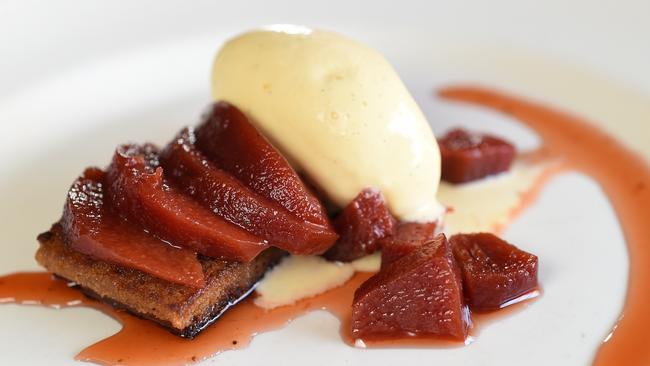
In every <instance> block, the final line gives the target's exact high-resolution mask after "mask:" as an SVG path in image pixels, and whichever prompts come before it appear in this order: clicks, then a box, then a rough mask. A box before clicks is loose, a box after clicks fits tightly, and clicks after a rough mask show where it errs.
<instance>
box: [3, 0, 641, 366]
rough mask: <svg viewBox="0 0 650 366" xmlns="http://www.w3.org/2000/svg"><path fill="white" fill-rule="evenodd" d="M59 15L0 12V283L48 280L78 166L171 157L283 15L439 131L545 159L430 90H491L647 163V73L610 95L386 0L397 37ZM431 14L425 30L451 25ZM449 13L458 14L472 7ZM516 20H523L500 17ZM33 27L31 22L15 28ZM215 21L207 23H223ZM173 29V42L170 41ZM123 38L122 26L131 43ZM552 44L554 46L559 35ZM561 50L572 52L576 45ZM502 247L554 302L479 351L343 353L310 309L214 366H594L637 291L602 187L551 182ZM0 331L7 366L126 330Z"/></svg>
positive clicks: (492, 122)
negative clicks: (354, 56) (223, 78)
mask: <svg viewBox="0 0 650 366" xmlns="http://www.w3.org/2000/svg"><path fill="white" fill-rule="evenodd" d="M258 3H259V4H257V5H261V4H263V2H258ZM64 4H65V5H64V8H65V7H66V6H70V7H72V6H75V9H76V10H77V11H78V13H76V15H73V14H72V13H67V12H65V11H63V10H65V9H63V10H62V9H61V8H59V9H44V7H43V6H39V7H33V8H32V7H30V6H29V5H28V4H27V5H16V6H13V5H5V6H7V7H8V8H9V9H8V11H7V12H6V13H5V15H0V19H3V20H7V21H6V22H4V21H0V24H2V25H0V30H2V31H1V32H0V34H2V37H5V38H7V41H5V42H3V44H4V45H7V46H3V47H7V48H8V51H9V52H8V53H7V54H11V55H12V56H13V57H10V58H9V60H4V61H2V63H1V64H0V65H2V69H0V79H1V80H6V83H4V85H3V86H1V87H0V118H1V121H2V126H3V127H4V131H5V133H4V134H2V135H0V154H2V156H4V157H5V158H4V159H3V160H2V161H0V176H1V177H2V179H1V180H0V202H2V208H1V209H0V232H1V233H2V234H3V239H2V241H0V250H1V253H2V255H0V272H1V273H2V274H4V273H9V272H14V271H19V270H38V267H37V266H36V264H35V261H34V260H33V254H34V252H35V250H36V240H35V237H36V234H37V233H39V232H41V231H44V230H45V229H47V228H48V227H49V225H50V224H51V223H52V222H53V221H54V220H55V219H56V218H57V217H58V215H59V214H60V209H61V204H62V202H63V199H64V194H65V192H66V190H67V188H68V186H69V184H70V182H71V177H74V176H77V175H78V174H79V173H80V172H81V168H82V167H85V166H89V165H99V166H104V165H106V164H107V163H108V162H109V159H110V156H111V152H112V151H113V149H114V147H115V146H116V145H117V144H119V143H122V142H126V141H134V142H143V141H152V142H155V143H160V144H162V143H165V142H167V139H168V138H169V137H170V136H173V135H174V134H175V133H176V132H177V131H178V130H180V128H182V127H183V126H184V125H187V124H195V123H196V121H197V119H198V116H199V111H201V110H202V109H203V108H204V107H205V106H206V105H207V103H208V102H209V100H210V95H209V71H210V65H211V62H212V58H213V56H214V53H215V52H216V50H217V48H218V47H219V46H220V44H221V43H222V42H223V41H224V40H225V39H227V38H228V37H230V36H232V35H234V34H235V33H237V32H240V31H244V30H245V29H246V28H247V27H248V26H254V25H257V24H263V23H269V22H277V21H278V20H285V19H286V18H285V16H284V14H283V13H282V12H281V11H282V10H285V11H286V12H287V13H286V14H288V16H287V17H288V18H290V20H291V21H293V22H299V23H310V24H314V25H316V26H318V25H321V26H325V27H327V28H329V29H331V30H335V31H339V32H342V33H346V34H349V35H351V36H353V37H356V38H357V39H359V40H361V41H363V42H364V43H368V44H370V45H371V46H373V47H375V48H377V49H378V50H379V51H380V52H382V53H384V54H385V55H386V56H387V57H388V59H389V60H390V61H391V62H393V64H394V66H395V67H396V69H397V71H398V73H399V74H400V75H401V76H402V77H403V79H404V81H405V83H406V84H407V86H408V87H409V89H410V90H411V92H412V93H413V94H414V96H415V98H416V99H417V101H418V103H419V104H420V106H421V108H422V109H423V110H424V112H425V114H426V115H427V117H428V119H429V121H430V123H431V125H432V128H433V130H434V132H435V133H437V134H439V135H440V134H441V133H442V132H444V131H445V130H446V129H448V128H450V127H452V126H458V125H461V126H466V127H468V128H472V129H479V130H484V131H490V132H493V133H495V134H498V135H502V136H504V137H507V138H509V139H510V140H511V141H513V142H514V143H515V144H516V145H517V147H518V148H519V149H520V150H528V149H533V148H534V147H536V146H538V144H539V143H540V141H539V138H538V137H537V136H536V135H535V134H534V133H533V132H532V131H531V130H529V129H527V128H525V127H523V125H520V124H518V123H517V122H516V121H515V120H514V119H512V118H511V117H506V116H504V115H501V114H499V113H496V112H494V111H492V110H488V109H485V108H481V107H476V106H473V105H468V104H463V103H459V102H450V101H448V100H442V99H440V98H438V97H437V96H436V94H435V90H437V89H438V88H441V87H443V86H448V85H456V84H458V83H462V84H480V85H487V86H490V87H493V88H497V89H503V90H507V91H509V92H514V93H516V94H517V95H519V96H522V97H525V98H528V99H532V100H537V101H540V102H543V103H545V104H547V105H550V106H553V107H557V108H559V109H563V110H566V111H570V112H572V113H575V114H579V115H583V116H587V117H590V118H591V120H593V121H596V122H597V123H599V124H600V127H601V128H603V129H605V130H607V131H609V132H610V133H612V134H614V135H615V136H616V137H618V138H619V139H620V140H622V141H624V142H626V143H627V144H628V145H629V146H630V147H631V148H632V149H635V150H636V151H637V152H639V153H640V154H643V155H644V156H645V157H646V158H649V159H650V131H648V127H647V126H645V125H643V124H641V123H639V121H643V120H647V119H648V118H650V108H649V107H648V106H650V103H648V102H649V101H650V99H649V98H648V96H647V95H644V94H643V93H644V91H643V90H644V86H645V87H648V86H650V82H649V81H650V80H648V79H647V76H646V80H645V82H646V83H645V84H643V77H641V82H640V86H641V87H639V85H636V91H635V89H633V87H628V88H626V87H623V86H621V85H624V83H625V81H626V80H627V79H628V76H627V75H629V74H628V73H629V71H627V72H624V73H621V74H620V75H618V79H617V80H616V81H617V82H622V83H623V84H617V83H614V82H609V81H605V80H606V79H605V78H603V77H601V76H599V75H600V74H598V73H593V74H592V73H590V72H588V71H585V70H588V69H589V68H595V69H601V74H607V73H610V74H611V70H612V69H613V67H612V66H607V65H605V64H600V65H598V64H587V63H584V62H585V61H584V60H585V59H586V57H584V55H578V54H576V55H572V56H571V57H573V60H572V61H573V62H574V63H576V60H578V62H577V65H579V66H575V64H574V65H573V66H572V65H571V63H566V64H565V63H558V62H555V61H553V58H552V57H551V56H550V51H549V50H548V47H547V45H545V44H544V43H543V42H542V44H541V46H540V48H539V49H538V50H536V52H534V53H533V52H525V51H521V49H519V48H517V47H516V46H514V47H502V46H486V43H483V44H481V45H478V46H477V44H476V43H475V42H476V41H477V40H479V39H480V38H472V37H468V39H474V41H473V42H472V41H466V40H465V41H463V40H460V39H459V38H458V37H454V38H452V37H444V36H441V33H438V32H437V31H438V30H439V25H436V26H433V25H425V26H423V28H420V27H416V26H415V25H417V24H428V22H426V21H425V19H423V15H421V14H419V15H418V14H417V12H416V11H414V10H417V9H411V11H406V10H400V11H397V12H393V9H391V8H390V7H388V6H387V5H386V4H383V3H381V2H380V4H379V5H378V6H377V8H376V9H375V10H373V11H377V12H379V13H381V12H384V13H383V14H389V12H390V14H391V16H394V18H395V20H394V22H393V25H391V26H390V27H388V28H386V27H379V26H378V24H377V22H376V21H374V20H372V19H371V18H368V20H365V21H359V20H358V19H361V18H357V19H354V17H352V15H354V14H357V15H360V14H362V10H363V9H352V10H351V13H350V14H349V16H350V17H351V19H354V22H352V21H347V20H349V19H343V20H335V19H336V18H334V17H328V16H326V15H322V16H320V17H316V16H314V14H313V11H310V9H307V8H305V9H300V8H295V7H290V6H289V5H288V4H285V5H284V6H279V8H278V9H280V10H278V9H273V10H271V11H270V12H269V13H267V14H263V13H264V12H262V11H259V12H253V14H251V15H250V16H244V15H243V13H240V14H242V15H241V16H236V17H235V18H236V19H235V20H239V22H235V21H233V19H228V21H227V22H226V23H224V25H219V24H211V25H210V26H207V25H205V24H200V25H194V23H195V22H193V21H191V15H194V14H198V20H203V21H205V22H208V20H210V19H211V18H209V17H207V16H206V15H205V14H206V13H210V12H214V13H215V14H218V15H220V16H221V15H223V14H227V13H229V12H233V13H235V14H236V13H237V12H238V11H241V10H242V8H238V6H236V5H233V6H232V7H228V6H226V7H216V6H215V7H212V6H210V5H208V4H198V5H197V8H196V9H192V10H191V11H190V10H189V9H185V8H180V10H178V11H179V14H175V12H174V9H178V8H173V7H171V5H170V4H168V3H164V4H162V5H161V6H160V8H157V9H154V10H153V14H154V15H155V16H149V15H150V13H149V12H148V10H150V9H147V8H144V7H143V8H142V9H135V8H134V9H125V8H121V7H114V8H111V7H110V6H108V5H107V6H108V7H107V8H97V7H92V6H90V5H88V4H86V3H77V2H64ZM152 4H153V3H152ZM156 4H157V3H156ZM373 4H374V2H373ZM176 5H179V4H176ZM47 6H49V5H46V6H45V7H47ZM77 6H80V8H77ZM152 6H153V5H152ZM179 6H181V5H179ZM323 6H324V5H322V4H320V5H316V8H321V7H323ZM331 6H332V5H328V7H331ZM640 6H642V5H640ZM406 8H408V7H406ZM46 10H51V13H48V12H47V11H46ZM427 10H429V12H428V16H429V15H431V14H432V13H433V12H434V11H440V9H427ZM448 10H449V11H451V12H453V13H460V12H461V10H462V9H459V8H450V9H448ZM516 13H517V11H516V9H515V10H512V11H511V12H510V13H507V14H511V15H513V14H516ZM28 14H29V17H27V18H24V19H25V24H18V23H16V21H15V18H12V17H10V16H11V15H14V16H16V17H18V16H27V15H28ZM47 14H55V15H56V16H53V17H46V15H47ZM270 15H274V16H275V17H276V18H274V19H271V17H270ZM495 15H498V16H500V17H504V15H503V14H496V12H495ZM122 16H123V17H122ZM152 17H153V18H155V19H151V18H152ZM215 19H218V17H217V18H215ZM215 19H212V22H214V23H218V21H217V20H215ZM503 19H506V18H505V17H504V18H503ZM37 20H38V22H37ZM411 20H413V21H414V22H411ZM68 21H69V22H68ZM138 21H141V23H138ZM176 21H177V22H179V23H182V24H183V25H186V26H187V27H180V26H179V25H176V24H175V23H174V22H176ZM32 23H33V24H38V25H39V29H40V32H43V31H46V32H47V31H51V32H52V33H51V35H50V36H48V37H45V38H41V37H40V34H39V32H37V31H36V30H35V29H32V30H29V25H30V24H32ZM172 23H173V24H175V25H174V26H173V27H171V28H173V29H174V30H175V31H174V32H171V31H170V30H168V29H166V27H165V25H167V24H172ZM198 23H201V22H198ZM122 24H127V25H129V27H126V28H128V29H124V27H122V26H121V25H122ZM134 24H139V26H138V27H132V25H134ZM479 24H482V23H479ZM468 27H469V28H470V31H468V30H464V31H463V32H464V33H466V34H467V35H471V34H481V32H479V30H480V29H481V28H480V26H479V25H470V26H468ZM497 28H498V27H497ZM471 29H474V33H472V31H471ZM499 29H503V28H499ZM113 30H114V33H113ZM156 31H159V32H158V33H157V32H156ZM80 32H81V33H83V34H84V37H80V36H79V34H80ZM557 32H558V33H557V35H558V36H559V35H560V34H561V31H560V30H557ZM569 34H570V33H569ZM645 34H650V29H646V33H645ZM482 35H483V36H485V37H492V42H494V43H495V44H499V42H503V43H501V44H505V43H507V42H508V41H509V39H508V37H506V36H502V35H500V34H499V32H498V31H495V30H491V31H489V32H487V33H482ZM531 36H532V37H541V36H539V35H535V34H532V35H531ZM539 39H542V38H539ZM404 40H407V42H405V41H404ZM510 40H511V39H510ZM576 41H577V40H576V39H575V38H574V39H573V42H576ZM562 42H563V43H562ZM562 42H561V43H562V44H570V40H569V41H567V40H563V41H562ZM567 42H568V43H567ZM97 43H99V45H98V44H97ZM639 52H642V51H639ZM578 53H579V52H578ZM32 54H33V56H34V57H30V55H32ZM584 54H585V55H587V54H589V52H588V51H584ZM540 55H543V56H540ZM640 56H641V57H647V56H648V55H647V54H645V55H643V54H641V55H640ZM46 58H49V60H48V59H46ZM580 60H582V62H583V63H582V64H581V63H580V62H581V61H580ZM612 64H615V62H613V63H612ZM618 65H619V66H620V64H618ZM608 67H609V68H610V69H609V70H608ZM639 70H640V69H639ZM637 82H639V81H638V80H637ZM647 91H648V89H645V92H647ZM504 237H505V239H507V240H509V241H511V242H513V243H517V245H518V246H519V247H521V248H522V249H524V250H528V251H530V252H532V253H535V254H537V255H538V256H539V258H540V283H541V284H542V286H543V296H541V297H540V298H539V299H537V300H536V301H534V302H532V303H530V304H529V305H528V306H527V309H526V310H525V311H520V312H512V313H510V314H508V315H506V316H504V317H500V318H499V319H497V320H495V321H494V322H491V323H490V324H488V325H486V326H484V327H483V328H481V329H480V333H481V334H480V337H478V338H477V339H475V340H473V341H472V342H471V344H469V345H467V346H466V347H455V348H437V349H372V350H364V349H355V348H352V347H349V346H347V345H345V344H344V343H343V342H341V340H340V337H339V334H338V321H337V320H336V318H334V317H333V316H331V315H330V314H328V313H325V312H315V313H311V314H308V315H306V316H304V317H301V318H299V319H297V320H295V321H294V322H292V323H291V324H289V325H288V326H287V327H285V328H283V329H281V330H278V331H274V332H271V333H266V334H262V335H259V336H257V337H256V338H255V339H254V340H253V342H252V343H251V345H250V346H249V347H248V348H247V349H244V350H240V351H231V352H225V353H223V354H221V355H219V356H217V357H215V358H212V359H208V360H206V361H205V362H206V363H208V364H209V363H215V364H216V363H218V364H224V365H245V364H250V363H258V362H262V360H263V361H264V362H265V364H268V365H293V364H295V365H299V364H305V363H309V364H314V365H321V364H322V365H331V364H357V363H369V364H377V365H392V364H395V363H396V362H407V363H418V362H422V360H427V363H442V364H446V365H456V364H458V365H462V364H497V363H499V364H502V365H517V364H521V362H522V360H526V363H527V364H533V365H537V364H539V365H547V364H572V365H576V364H589V363H590V362H591V361H592V360H593V357H594V355H595V352H596V351H597V349H598V347H599V345H600V344H601V342H602V341H603V340H604V339H606V337H607V335H608V334H609V332H610V331H611V329H612V327H613V326H614V324H615V323H616V320H617V318H618V317H619V315H620V312H621V310H622V307H623V304H624V297H625V293H626V287H627V278H628V252H627V249H626V246H625V240H624V238H623V235H622V232H621V229H620V227H619V224H618V220H617V218H616V215H615V213H614V211H613V209H612V206H611V204H610V203H609V201H608V200H607V198H606V196H605V195H604V194H603V192H602V191H601V189H600V187H599V185H598V184H597V183H596V182H594V181H593V180H591V179H590V178H588V177H586V176H584V175H581V174H579V173H567V174H562V175H560V176H558V177H556V178H554V179H553V180H552V181H551V182H550V183H549V184H547V185H546V186H545V187H544V189H543V190H542V192H541V193H540V195H539V197H538V199H537V201H536V202H535V203H534V204H533V205H532V206H531V207H529V208H528V209H527V210H525V211H524V212H523V213H522V214H521V215H520V216H519V217H518V218H516V219H515V221H514V222H513V223H512V224H511V225H509V226H508V227H507V229H506V230H505V232H504ZM603 268H606V269H607V270H603ZM0 301H1V299H0ZM0 324H2V327H3V329H2V334H4V336H3V340H2V342H0V363H1V364H12V365H20V364H45V363H47V364H50V365H68V364H74V362H75V361H73V357H74V355H75V354H76V353H77V352H79V351H80V350H81V349H82V348H84V347H85V346H88V345H90V344H92V343H94V342H96V341H98V340H100V339H103V338H105V337H107V336H109V335H111V334H113V333H115V332H116V331H117V330H119V329H120V325H119V324H118V323H117V322H116V321H114V320H112V319H111V318H108V317H107V316H105V315H103V314H101V313H99V312H97V311H94V310H90V309H82V308H78V309H75V308H72V309H70V308H69V309H65V310H60V311H53V310H51V309H43V308H40V307H36V306H35V307H28V306H16V305H11V304H7V305H3V306H1V307H0ZM162 351H164V350H161V352H162ZM320 355H327V356H326V357H323V356H320Z"/></svg>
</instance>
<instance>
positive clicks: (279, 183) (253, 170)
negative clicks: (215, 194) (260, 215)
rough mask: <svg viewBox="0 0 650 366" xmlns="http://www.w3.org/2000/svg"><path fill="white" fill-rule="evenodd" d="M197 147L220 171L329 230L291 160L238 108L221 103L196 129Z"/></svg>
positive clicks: (320, 208)
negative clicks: (291, 164)
mask: <svg viewBox="0 0 650 366" xmlns="http://www.w3.org/2000/svg"><path fill="white" fill-rule="evenodd" d="M196 146H197V147H198V149H199V150H200V151H201V152H202V153H203V154H205V156H207V157H208V159H210V160H212V162H213V163H214V164H216V165H217V166H218V167H219V168H222V169H224V170H225V171H227V172H229V173H230V174H232V175H233V176H235V178H237V179H239V180H240V181H241V182H242V183H244V184H245V185H246V186H248V187H249V188H251V189H252V190H253V191H255V192H257V193H259V194H261V195H262V196H264V197H266V198H268V199H270V200H272V201H275V202H277V203H278V204H280V205H281V206H282V207H284V208H285V209H287V210H288V211H289V212H291V213H292V214H294V215H296V216H297V217H299V218H301V219H303V220H305V221H308V222H311V223H314V224H317V225H322V226H324V227H329V220H328V218H327V214H326V212H325V209H324V208H323V206H322V205H321V203H320V202H319V201H318V199H317V198H316V197H315V196H314V195H313V194H312V193H311V192H309V190H308V189H307V188H306V187H305V185H304V184H303V183H302V181H301V180H300V178H299V177H298V175H297V174H296V172H295V171H294V170H293V169H292V168H291V166H290V165H289V163H288V162H287V160H286V159H285V158H284V157H283V156H282V155H281V154H280V153H279V152H278V151H277V150H275V148H274V147H273V146H271V144H270V143H269V142H268V141H267V140H266V139H265V138H264V136H262V135H261V134H260V133H259V132H258V131H257V129H255V127H254V126H253V125H252V124H251V123H250V122H249V120H248V118H246V116H245V115H244V114H243V113H242V112H241V111H239V110H238V109H237V108H235V107H234V106H232V105H230V104H228V103H226V102H219V103H216V104H214V105H213V106H212V108H211V109H210V111H209V112H208V113H207V114H206V115H205V116H204V120H203V123H201V125H200V126H199V127H198V128H197V129H196Z"/></svg>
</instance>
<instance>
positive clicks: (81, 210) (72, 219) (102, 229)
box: [61, 169, 205, 288]
mask: <svg viewBox="0 0 650 366" xmlns="http://www.w3.org/2000/svg"><path fill="white" fill-rule="evenodd" d="M103 178H104V173H103V172H102V171H101V170H99V169H88V170H86V172H85V173H84V176H83V177H81V178H79V179H77V180H76V181H75V182H74V184H73V185H72V187H71V188H70V191H69V192H68V199H67V201H66V205H65V207H64V209H63V219H62V220H61V221H62V228H63V234H64V237H65V238H66V241H67V242H68V244H69V245H70V246H71V247H72V248H74V249H75V250H77V251H79V252H81V253H84V254H86V255H89V256H91V257H93V258H96V259H99V260H102V261H107V262H112V263H116V264H119V265H122V266H125V267H129V268H134V269H138V270H140V271H143V272H146V273H149V274H151V275H153V276H156V277H158V278H162V279H164V280H167V281H170V282H174V283H179V284H181V285H186V286H190V287H197V288H198V287H203V286H204V285H205V281H204V277H203V271H202V268H201V263H199V261H198V259H197V258H196V253H194V252H192V251H189V250H187V249H181V248H175V247H172V246H171V245H169V244H167V243H165V242H163V241H161V240H159V239H156V238H154V237H152V236H151V235H149V234H147V233H145V232H144V231H143V230H142V229H141V228H138V227H135V226H133V225H129V224H127V223H125V222H124V221H122V220H121V219H120V218H119V217H117V216H116V215H114V214H112V213H111V212H109V210H108V209H107V207H104V185H103Z"/></svg>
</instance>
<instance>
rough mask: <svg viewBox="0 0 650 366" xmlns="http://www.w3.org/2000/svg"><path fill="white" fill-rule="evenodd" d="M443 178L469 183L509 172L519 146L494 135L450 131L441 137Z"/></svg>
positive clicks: (452, 181)
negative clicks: (516, 147) (516, 146)
mask: <svg viewBox="0 0 650 366" xmlns="http://www.w3.org/2000/svg"><path fill="white" fill-rule="evenodd" d="M438 145H439V146H440V156H441V159H442V179H443V180H445V181H447V182H451V183H465V182H470V181H473V180H477V179H480V178H483V177H486V176H488V175H491V174H497V173H501V172H505V171H507V170H508V169H510V165H511V163H512V160H513V158H514V156H515V147H514V146H513V145H512V144H510V143H508V142H506V141H505V140H502V139H500V138H497V137H494V136H490V135H479V134H471V133H469V132H467V131H465V130H463V129H455V130H452V131H450V132H448V133H447V134H446V135H445V136H444V137H443V138H441V139H440V140H438Z"/></svg>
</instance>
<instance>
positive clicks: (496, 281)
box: [450, 233, 537, 310]
mask: <svg viewBox="0 0 650 366" xmlns="http://www.w3.org/2000/svg"><path fill="white" fill-rule="evenodd" d="M450 242H451V246H452V248H453V252H454V256H455V257H456V260H457V261H458V265H459V266H460V269H461V272H462V275H463V287H464V291H465V298H466V300H467V303H468V304H469V306H470V307H471V308H472V309H476V310H496V309H499V308H501V307H502V306H503V305H504V304H505V303H507V302H508V301H510V300H513V299H516V298H518V297H520V296H522V295H524V294H526V293H528V292H530V291H533V290H535V289H536V288H537V256H535V255H533V254H530V253H527V252H524V251H523V250H519V249H517V247H515V246H514V245H511V244H508V243H507V242H506V241H504V240H502V239H500V238H498V237H496V236H495V235H493V234H489V233H479V234H457V235H454V236H452V237H451V239H450Z"/></svg>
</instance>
